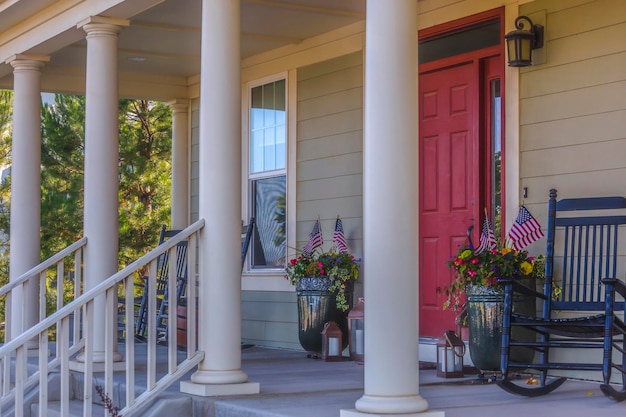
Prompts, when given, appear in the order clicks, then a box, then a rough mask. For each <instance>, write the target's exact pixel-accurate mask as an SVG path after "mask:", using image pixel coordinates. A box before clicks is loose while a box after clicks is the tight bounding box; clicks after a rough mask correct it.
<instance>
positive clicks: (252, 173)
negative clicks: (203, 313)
mask: <svg viewBox="0 0 626 417" xmlns="http://www.w3.org/2000/svg"><path fill="white" fill-rule="evenodd" d="M249 94H250V97H249V103H250V114H249V116H250V124H249V147H248V149H249V153H248V155H249V167H248V184H249V187H248V192H249V194H248V195H249V201H250V213H251V214H250V215H251V216H253V217H254V218H255V222H256V224H255V226H256V227H255V229H254V234H253V235H252V240H251V244H250V253H249V258H248V259H249V262H250V268H251V269H253V270H263V269H282V268H283V267H284V263H285V256H286V236H287V235H286V230H285V227H286V209H287V207H286V206H287V205H286V190H287V175H286V166H287V164H286V161H287V146H286V143H287V117H286V116H287V106H286V101H287V92H286V80H285V79H280V80H276V81H272V82H269V83H266V84H263V85H258V86H253V87H252V88H250V90H249Z"/></svg>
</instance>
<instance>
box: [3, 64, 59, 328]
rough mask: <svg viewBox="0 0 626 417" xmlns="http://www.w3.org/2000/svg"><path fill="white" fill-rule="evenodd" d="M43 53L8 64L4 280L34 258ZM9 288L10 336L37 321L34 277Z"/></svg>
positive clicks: (37, 243)
mask: <svg viewBox="0 0 626 417" xmlns="http://www.w3.org/2000/svg"><path fill="white" fill-rule="evenodd" d="M48 61H49V57H44V56H26V55H21V56H20V55H16V56H14V57H12V58H11V59H10V60H8V61H7V62H8V63H10V64H11V65H12V66H13V91H14V96H13V142H12V147H11V152H12V154H13V160H12V163H11V208H12V210H11V219H10V236H11V241H10V248H11V255H10V256H11V257H10V259H9V280H10V281H14V280H15V279H17V278H19V277H20V275H22V274H23V273H24V272H26V271H28V270H29V269H31V268H33V267H35V266H37V265H38V264H39V262H40V260H41V259H40V226H41V68H42V67H43V66H44V64H45V63H46V62H48ZM31 282H32V284H31V285H29V286H28V287H27V288H25V289H24V291H22V288H16V289H14V290H13V293H12V303H11V323H10V327H11V329H10V334H11V337H12V338H15V337H17V336H19V335H20V334H21V333H22V332H24V331H25V330H27V329H28V328H30V327H32V326H33V325H34V324H36V323H37V322H38V321H39V281H38V280H34V281H31Z"/></svg>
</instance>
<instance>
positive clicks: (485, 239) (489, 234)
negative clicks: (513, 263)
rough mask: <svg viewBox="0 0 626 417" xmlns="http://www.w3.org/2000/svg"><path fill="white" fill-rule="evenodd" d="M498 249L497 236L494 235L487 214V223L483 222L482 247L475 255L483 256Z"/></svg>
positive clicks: (477, 249) (478, 248)
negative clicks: (486, 251)
mask: <svg viewBox="0 0 626 417" xmlns="http://www.w3.org/2000/svg"><path fill="white" fill-rule="evenodd" d="M495 248H496V236H495V235H494V234H493V229H492V228H491V225H490V224H489V218H488V217H487V213H486V212H485V221H484V222H483V228H482V231H481V233H480V245H479V246H478V247H477V248H476V250H475V251H474V253H475V254H476V255H479V254H481V253H482V252H484V251H485V250H487V249H489V250H493V249H495Z"/></svg>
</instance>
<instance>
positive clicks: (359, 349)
mask: <svg viewBox="0 0 626 417" xmlns="http://www.w3.org/2000/svg"><path fill="white" fill-rule="evenodd" d="M350 338H351V340H352V344H351V345H350V353H352V354H355V353H356V354H357V355H363V354H364V352H365V349H364V347H365V329H364V321H363V320H362V319H352V320H350Z"/></svg>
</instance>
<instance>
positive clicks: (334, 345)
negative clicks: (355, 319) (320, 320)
mask: <svg viewBox="0 0 626 417" xmlns="http://www.w3.org/2000/svg"><path fill="white" fill-rule="evenodd" d="M322 338H323V340H322V359H323V360H325V361H326V362H337V361H340V360H342V359H343V355H342V353H341V352H342V349H341V347H342V340H341V339H342V335H341V329H340V328H339V326H337V323H335V322H334V321H329V322H328V323H326V324H325V325H324V330H322Z"/></svg>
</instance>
